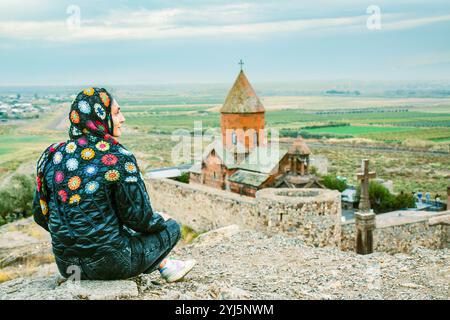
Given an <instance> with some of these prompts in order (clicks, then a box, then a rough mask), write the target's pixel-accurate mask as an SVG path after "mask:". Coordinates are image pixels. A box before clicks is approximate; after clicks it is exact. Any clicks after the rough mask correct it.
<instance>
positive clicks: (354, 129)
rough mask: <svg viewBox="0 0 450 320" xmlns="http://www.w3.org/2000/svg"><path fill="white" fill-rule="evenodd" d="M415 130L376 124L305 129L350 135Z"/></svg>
mask: <svg viewBox="0 0 450 320" xmlns="http://www.w3.org/2000/svg"><path fill="white" fill-rule="evenodd" d="M412 130H416V129H415V128H411V127H377V126H343V127H324V128H314V129H306V131H307V132H312V133H317V132H326V133H335V134H350V135H355V136H357V135H360V134H366V133H373V132H400V131H412Z"/></svg>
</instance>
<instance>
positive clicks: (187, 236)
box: [181, 225, 201, 244]
mask: <svg viewBox="0 0 450 320" xmlns="http://www.w3.org/2000/svg"><path fill="white" fill-rule="evenodd" d="M200 234H201V232H195V231H194V229H192V228H191V227H189V226H186V225H182V226H181V238H182V239H183V240H184V242H186V243H187V244H189V243H192V241H194V239H195V238H197V237H198V236H199V235H200Z"/></svg>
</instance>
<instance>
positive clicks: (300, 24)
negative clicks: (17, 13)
mask: <svg viewBox="0 0 450 320" xmlns="http://www.w3.org/2000/svg"><path fill="white" fill-rule="evenodd" d="M287 11H288V10H287ZM276 16H278V18H276V17H275V18H273V17H271V15H270V12H267V7H264V6H258V5H257V4H249V3H243V4H229V5H219V6H217V5H216V6H207V7H196V8H183V7H175V8H167V9H160V10H146V9H139V10H120V11H119V10H112V11H109V12H108V13H107V14H105V15H104V16H98V17H96V18H89V19H84V18H83V12H82V11H81V25H80V27H79V28H75V29H71V28H69V27H68V24H67V21H66V20H47V21H14V20H9V21H1V22H0V37H3V38H10V39H16V40H44V41H49V42H67V41H81V42H82V41H94V40H143V39H163V38H192V37H219V36H235V37H236V36H237V37H249V36H258V35H266V34H276V33H279V34H282V33H288V32H312V31H322V32H324V33H329V32H339V31H349V30H367V29H365V27H366V20H367V18H368V17H369V15H356V16H347V17H332V18H328V17H319V18H309V19H300V18H298V17H293V15H292V13H291V14H289V12H286V11H285V16H284V17H282V15H280V12H277V15H276ZM67 18H68V19H71V18H73V17H71V16H70V15H68V16H67ZM446 21H450V15H442V16H431V17H420V18H409V17H408V16H407V15H405V14H383V13H382V16H381V23H382V29H383V30H388V31H389V30H404V29H411V28H417V27H420V26H424V25H428V24H432V23H439V22H446Z"/></svg>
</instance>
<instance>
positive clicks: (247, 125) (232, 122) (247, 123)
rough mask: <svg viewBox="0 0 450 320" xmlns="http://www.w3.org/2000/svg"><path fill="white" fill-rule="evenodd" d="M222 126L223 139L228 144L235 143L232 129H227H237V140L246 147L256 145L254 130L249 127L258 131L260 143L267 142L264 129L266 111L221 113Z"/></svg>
mask: <svg viewBox="0 0 450 320" xmlns="http://www.w3.org/2000/svg"><path fill="white" fill-rule="evenodd" d="M220 127H221V130H222V141H224V142H225V143H226V145H228V146H231V145H233V143H232V135H231V131H228V132H227V129H234V130H236V138H237V142H238V143H241V144H243V145H245V147H246V148H252V147H254V146H255V145H256V141H254V140H255V139H254V137H253V132H251V131H248V130H249V129H253V130H255V131H256V132H257V133H258V140H259V143H258V145H264V144H265V139H264V138H265V136H264V131H263V129H264V112H259V113H222V114H221V115H220ZM239 129H241V130H239Z"/></svg>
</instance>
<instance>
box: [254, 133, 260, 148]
mask: <svg viewBox="0 0 450 320" xmlns="http://www.w3.org/2000/svg"><path fill="white" fill-rule="evenodd" d="M253 143H254V144H255V146H259V141H258V131H257V130H255V132H254V133H253Z"/></svg>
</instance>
